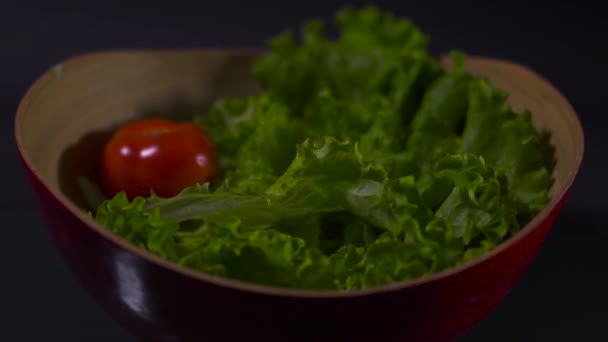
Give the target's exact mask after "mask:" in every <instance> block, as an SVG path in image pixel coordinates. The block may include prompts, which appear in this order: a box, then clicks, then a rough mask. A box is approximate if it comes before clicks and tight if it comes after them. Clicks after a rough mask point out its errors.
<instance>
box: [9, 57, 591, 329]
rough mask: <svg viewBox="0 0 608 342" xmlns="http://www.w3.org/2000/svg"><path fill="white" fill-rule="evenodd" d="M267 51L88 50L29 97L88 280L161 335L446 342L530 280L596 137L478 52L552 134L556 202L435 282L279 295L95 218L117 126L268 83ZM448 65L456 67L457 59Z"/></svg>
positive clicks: (522, 71)
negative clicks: (98, 186) (92, 206)
mask: <svg viewBox="0 0 608 342" xmlns="http://www.w3.org/2000/svg"><path fill="white" fill-rule="evenodd" d="M257 56H259V52H256V51H243V50H238V51H237V50H187V51H129V52H104V53H95V54H89V55H85V56H81V57H77V58H74V59H71V60H69V61H67V62H65V63H62V64H60V65H57V66H55V67H54V68H52V69H51V70H49V71H48V72H46V73H45V74H44V75H43V76H42V77H41V78H40V79H39V80H38V81H36V83H35V84H34V85H33V86H32V87H31V89H30V90H29V91H28V92H27V94H26V95H25V97H24V98H23V100H22V102H21V104H20V106H19V109H18V111H17V115H16V119H15V132H16V139H17V144H18V148H19V152H20V155H21V158H22V161H23V165H24V167H25V170H26V171H27V173H28V175H29V177H30V180H31V182H32V184H33V186H34V188H35V190H36V194H37V197H38V199H39V202H40V205H41V210H42V213H43V215H44V218H45V220H46V223H47V225H48V227H49V230H50V233H51V235H52V237H53V239H54V241H55V243H56V245H57V246H58V248H59V251H60V252H61V254H62V255H63V257H64V259H65V262H66V263H67V264H68V265H69V267H70V268H71V270H72V272H73V273H74V274H75V275H76V277H77V279H78V280H79V281H80V283H81V284H82V286H83V287H84V288H85V289H86V290H87V291H88V292H89V293H90V294H91V295H92V296H93V297H94V298H95V299H96V300H97V302H98V303H99V305H101V306H102V307H104V308H105V309H106V310H107V311H108V312H109V313H110V314H111V315H112V316H113V317H115V318H116V319H117V320H118V321H120V322H122V323H123V324H124V325H125V326H126V327H127V328H128V329H129V330H130V331H131V332H132V333H133V334H135V335H136V336H138V337H140V338H142V339H145V340H153V341H203V340H205V341H208V340H237V338H252V337H255V338H262V339H264V340H266V341H269V340H288V341H299V340H307V341H308V340H347V339H348V340H351V339H356V340H379V341H393V340H395V341H396V340H401V341H404V340H407V341H445V340H450V339H452V338H454V337H456V336H458V335H460V334H462V333H463V332H464V331H466V330H467V329H469V328H470V327H471V326H473V325H474V324H475V323H477V322H478V321H479V320H480V319H481V318H482V317H484V316H485V315H486V314H487V313H488V312H489V311H490V310H491V309H492V308H494V306H495V305H496V304H498V303H499V302H500V301H501V300H502V299H503V297H504V296H505V295H506V294H507V293H508V292H509V291H510V290H511V288H512V287H513V285H514V284H515V283H516V282H517V281H518V280H519V278H520V276H521V275H522V273H523V272H524V271H525V269H526V268H527V266H528V265H529V263H530V261H531V260H532V258H533V257H534V255H535V254H536V252H537V251H538V250H539V248H540V246H541V244H542V242H543V240H544V239H545V237H546V236H547V234H548V233H549V231H550V228H551V226H552V224H553V222H554V221H555V219H556V217H557V216H558V214H559V212H560V210H561V208H562V206H563V204H564V200H565V199H566V196H567V194H568V192H569V189H570V187H571V185H572V182H573V181H574V178H575V177H576V174H577V172H578V169H579V167H580V164H581V160H582V157H583V150H584V146H583V145H584V141H583V131H582V128H581V125H580V122H579V121H578V119H577V116H576V114H575V112H574V110H573V109H572V108H571V106H570V105H569V103H568V102H567V100H566V99H564V97H563V96H562V95H561V94H560V93H559V92H558V91H557V90H556V89H555V88H554V87H553V86H551V85H550V84H549V83H548V82H547V81H545V80H543V79H542V78H541V77H540V76H538V75H537V74H535V73H534V72H532V71H530V70H528V69H526V68H524V67H522V66H519V65H516V64H513V63H509V62H504V61H499V60H495V59H487V58H477V57H469V59H468V62H467V69H468V71H469V72H470V73H472V74H474V75H478V76H483V77H487V78H488V79H490V80H491V81H493V82H494V83H495V84H496V85H497V86H498V87H499V88H501V89H503V90H505V91H507V92H508V93H510V103H511V105H512V107H513V108H514V109H515V110H518V111H519V110H521V109H523V108H524V107H525V108H528V109H530V110H531V111H532V113H533V120H534V124H535V125H536V126H537V127H538V128H539V129H544V130H548V131H549V132H550V133H551V134H552V143H553V144H554V145H555V148H556V157H557V165H556V168H555V171H554V177H555V184H554V186H553V188H552V189H551V192H550V195H551V201H550V203H549V204H548V205H547V207H546V208H545V209H544V210H543V211H542V212H541V213H540V214H538V215H537V216H536V217H535V218H534V219H533V220H532V221H531V222H530V223H529V224H528V225H527V226H526V227H525V228H524V229H523V230H522V231H521V232H520V233H518V234H517V235H516V236H514V237H512V238H511V239H509V240H508V241H506V242H505V243H503V244H502V245H500V246H498V247H497V248H495V249H494V250H492V251H491V252H489V253H487V254H486V255H484V256H482V257H480V258H478V259H475V260H472V261H470V262H468V263H466V264H464V265H461V266H459V267H455V268H452V269H449V270H445V271H443V272H439V273H436V274H433V275H430V276H425V277H423V278H419V279H415V280H411V281H405V282H400V283H396V284H391V285H386V286H381V287H377V288H372V289H367V290H361V291H356V292H351V293H342V292H322V291H310V290H290V289H279V288H272V287H267V286H261V285H256V284H249V283H243V282H239V281H234V280H229V279H221V278H216V277H212V276H210V275H207V274H204V273H201V272H197V271H194V270H191V269H187V268H184V267H181V266H179V265H176V264H174V263H171V262H168V261H165V260H163V259H161V258H159V257H157V256H155V255H152V254H150V253H148V252H146V251H143V250H141V249H139V248H137V247H135V246H133V245H131V244H129V243H128V242H127V241H126V240H123V239H122V238H120V237H118V236H115V235H114V234H113V233H111V232H109V231H108V230H106V229H104V228H103V227H101V226H100V225H98V224H96V223H95V222H94V221H93V220H92V219H91V218H90V217H89V216H88V215H87V212H86V209H87V208H88V207H87V205H86V203H87V202H86V197H84V196H83V195H82V194H81V193H80V192H79V190H78V189H79V187H78V186H77V181H78V179H80V178H81V177H87V178H89V179H93V180H95V179H98V178H97V177H98V175H97V174H96V171H95V170H96V169H97V165H98V164H97V163H98V156H99V155H100V151H101V149H102V147H103V144H104V142H105V141H106V139H107V137H108V132H110V131H111V130H112V129H113V128H114V127H116V126H117V125H118V124H120V123H122V122H125V121H127V120H129V119H132V118H134V117H136V116H140V115H146V114H151V113H155V111H156V112H163V111H164V112H168V111H172V110H173V111H175V110H177V111H179V112H180V113H182V114H184V115H191V114H192V113H193V112H196V111H200V110H204V109H205V108H206V107H208V105H209V103H211V101H213V100H214V99H215V98H217V97H218V96H240V95H247V94H251V93H252V92H257V91H258V90H259V89H258V88H257V86H256V85H255V84H254V83H253V81H252V80H251V79H250V77H249V75H250V68H251V63H252V61H253V60H254V59H255V58H256V57H257ZM444 66H445V67H447V68H449V62H448V61H445V63H444Z"/></svg>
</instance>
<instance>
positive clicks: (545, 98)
mask: <svg viewBox="0 0 608 342" xmlns="http://www.w3.org/2000/svg"><path fill="white" fill-rule="evenodd" d="M259 55H260V51H241V50H178V51H123V52H104V53H94V54H89V55H84V56H80V57H76V58H74V59H71V60H69V61H67V62H65V63H62V64H59V65H57V66H55V67H53V68H51V69H50V70H49V71H48V72H46V73H45V74H44V75H43V76H42V77H41V78H40V79H39V80H38V81H37V82H36V83H35V84H34V85H33V86H32V88H31V89H30V90H29V92H28V93H27V94H26V96H25V97H24V99H23V100H22V103H21V105H20V107H19V110H18V113H17V116H16V121H15V125H16V126H15V128H16V138H17V143H18V146H19V149H20V151H21V154H22V156H23V159H24V161H25V163H26V164H27V165H28V166H29V167H30V168H31V170H32V171H33V172H34V174H35V175H36V176H37V177H38V178H39V179H40V180H41V181H42V182H43V184H44V185H45V186H46V187H48V188H49V189H50V191H51V192H52V193H53V194H54V195H55V196H56V197H57V198H58V199H59V200H60V201H61V202H62V203H64V204H65V205H66V206H67V207H68V208H70V209H71V210H73V211H75V212H77V211H80V214H77V215H79V216H80V217H82V218H83V219H85V220H86V219H87V218H86V217H85V216H84V215H81V214H82V213H83V212H84V211H83V209H85V210H90V209H92V208H93V207H94V206H95V203H94V202H91V200H90V199H89V198H87V197H86V196H85V194H84V193H83V192H82V190H81V189H82V186H86V182H85V183H84V184H83V183H82V181H83V180H89V181H93V182H95V180H97V179H98V176H97V169H98V160H99V156H100V154H101V150H102V148H103V145H104V144H105V142H106V141H107V139H108V138H109V135H110V133H111V131H112V130H113V129H114V128H116V127H117V126H118V125H119V124H121V123H123V122H125V121H128V120H132V119H134V118H136V117H142V116H151V115H166V114H167V113H172V114H173V115H177V116H179V117H180V118H183V119H188V118H190V117H191V116H192V115H193V114H195V113H204V112H205V111H206V110H207V109H208V108H209V106H210V105H211V104H212V102H213V101H214V100H215V99H217V98H218V97H222V96H245V95H249V94H252V93H255V92H259V91H260V88H259V87H258V86H257V85H256V83H255V82H254V81H253V80H252V79H251V67H252V62H253V61H254V60H255V59H256V58H257V57H258V56H259ZM442 64H443V65H444V67H446V68H450V67H451V62H450V59H449V58H444V59H442ZM466 68H467V70H468V71H469V72H470V73H472V74H474V75H478V76H483V77H486V78H488V79H490V80H491V81H492V82H493V83H494V84H496V85H497V86H498V87H499V88H501V89H502V90H504V91H506V92H508V93H509V94H510V98H509V99H510V100H509V101H510V104H511V106H512V107H513V108H514V109H515V110H516V111H520V110H522V109H524V108H527V109H529V110H530V111H531V112H532V115H533V121H534V124H535V126H536V127H537V128H539V129H540V130H543V131H548V132H550V133H551V142H552V144H553V145H554V146H555V152H556V166H555V170H554V179H555V182H554V185H553V187H552V189H551V192H550V195H551V198H552V201H551V203H550V204H549V205H548V207H547V208H546V209H545V211H544V212H543V213H544V214H546V213H547V212H548V210H549V209H550V208H551V207H553V206H554V205H555V204H556V203H557V200H558V199H559V198H560V197H561V196H562V195H563V194H564V193H565V192H566V191H567V189H568V187H569V185H570V183H571V182H572V181H573V179H574V177H575V175H576V172H577V170H578V168H579V166H580V162H581V159H582V156H583V132H582V128H581V125H580V122H579V121H578V119H577V117H576V114H575V113H574V111H573V109H572V108H571V106H570V105H569V104H568V102H567V101H566V100H565V99H564V97H563V96H562V95H561V94H560V93H559V92H558V91H557V90H556V89H555V88H554V87H553V86H551V85H550V84H549V83H547V82H546V81H545V80H543V79H542V78H541V77H539V76H538V75H537V74H535V73H533V72H531V71H530V70H528V69H527V68H524V67H522V66H520V65H516V64H513V63H509V62H504V61H499V60H494V59H487V58H479V57H472V56H470V57H469V58H468V59H467V63H466ZM543 213H541V214H539V216H542V215H543ZM90 225H91V226H92V227H93V228H94V229H101V228H100V227H98V226H97V225H96V224H94V223H93V221H92V220H90Z"/></svg>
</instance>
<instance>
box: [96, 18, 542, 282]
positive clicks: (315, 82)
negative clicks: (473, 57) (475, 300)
mask: <svg viewBox="0 0 608 342" xmlns="http://www.w3.org/2000/svg"><path fill="white" fill-rule="evenodd" d="M335 23H336V26H337V27H338V28H339V30H340V37H339V39H337V40H329V39H328V38H327V37H326V36H325V32H324V31H325V28H324V25H323V23H321V22H319V21H313V22H309V23H307V24H305V25H304V26H303V28H302V30H301V36H302V37H301V38H302V39H301V43H297V42H296V39H295V38H294V36H293V35H292V33H291V32H286V33H284V34H282V35H280V36H278V37H276V38H275V39H273V40H272V41H271V42H270V53H269V54H268V55H266V56H264V57H262V58H261V59H260V60H259V61H258V62H257V63H256V65H255V67H254V70H253V77H254V78H255V79H256V80H258V81H259V83H260V84H261V85H262V86H263V88H264V89H265V93H264V94H263V95H256V96H250V97H247V98H224V99H220V100H218V101H217V102H216V104H215V105H214V106H213V107H212V108H211V110H210V111H209V112H208V113H206V114H205V115H204V116H200V117H197V118H195V121H196V122H197V123H198V124H199V125H201V126H203V127H204V128H205V129H206V131H207V132H208V133H209V134H210V136H211V138H212V140H213V141H214V144H215V146H216V148H217V150H218V151H219V155H220V161H221V165H220V166H221V170H222V176H221V178H220V179H219V181H218V182H216V183H214V184H213V185H209V184H201V185H197V186H193V187H190V188H187V189H184V190H183V191H182V192H181V193H180V194H179V195H177V196H175V197H172V198H160V197H157V196H155V195H153V196H151V197H149V198H146V199H144V198H136V199H134V200H133V201H132V202H129V201H128V200H127V198H126V196H124V194H118V195H117V196H115V197H114V198H113V199H110V200H107V201H105V202H104V203H103V204H101V205H100V206H99V208H98V210H97V211H96V213H95V216H94V217H95V219H96V220H97V221H98V222H99V223H101V224H102V225H104V226H105V227H107V228H108V229H110V230H112V231H113V232H115V233H116V234H118V235H120V236H122V237H124V238H126V239H127V240H129V241H131V242H132V243H134V244H135V245H137V246H139V247H141V248H143V249H146V250H148V251H150V252H152V253H155V254H157V255H160V256H162V257H163V258H166V259H169V260H172V261H174V262H177V263H180V264H182V265H185V266H187V267H191V268H194V269H198V270H201V271H203V272H206V273H208V274H212V275H216V276H220V277H228V278H232V279H238V280H242V281H247V282H255V283H260V284H267V285H273V286H282V287H293V288H308V289H328V290H335V289H339V290H350V289H358V288H368V287H373V286H379V285H383V284H387V283H390V282H396V281H402V280H406V279H411V278H416V277H420V276H423V275H426V274H431V273H433V272H437V271H440V270H443V269H446V268H449V267H453V266H455V265H458V264H460V263H463V262H466V261H468V260H471V259H474V258H477V257H479V256H480V255H483V254H484V253H486V252H488V251H489V250H491V249H492V248H494V247H495V246H496V245H498V244H500V243H502V241H504V240H505V239H508V238H509V237H510V236H512V235H513V234H516V233H517V232H518V231H519V229H520V228H521V227H522V226H523V225H525V224H526V223H527V222H528V221H529V220H530V219H531V218H532V217H533V216H534V215H535V214H536V213H538V211H540V210H541V209H542V208H543V207H544V206H545V205H546V203H547V202H548V190H549V188H550V186H551V184H552V179H551V171H552V168H553V160H552V157H553V150H552V148H551V146H550V144H549V140H548V136H547V135H546V134H541V133H539V132H538V131H537V130H536V129H535V128H534V126H533V125H532V122H531V115H530V113H529V112H527V111H523V112H522V113H514V112H513V111H512V110H511V109H510V108H509V106H508V102H507V95H506V94H505V93H503V92H501V91H499V90H498V89H496V88H495V87H494V86H492V85H491V84H490V83H489V82H488V81H486V80H482V79H478V78H475V77H473V76H471V75H469V74H467V73H466V72H465V69H464V57H465V56H464V55H463V54H462V53H459V52H455V53H453V55H452V57H453V58H454V62H455V63H454V65H455V67H454V68H453V70H451V71H449V72H445V71H443V70H441V69H440V68H439V67H438V63H437V60H436V59H435V58H433V57H432V56H430V55H429V54H428V52H427V51H426V47H427V44H428V39H427V38H426V37H425V36H424V34H422V33H421V32H420V31H419V30H417V28H416V27H415V26H414V25H413V23H412V22H411V21H409V20H407V19H400V18H395V17H394V16H392V15H390V14H389V13H386V12H381V11H380V10H378V9H377V8H375V7H366V8H363V9H360V10H356V9H353V8H350V7H347V8H345V9H343V10H342V11H340V12H339V13H338V14H337V16H336V19H335Z"/></svg>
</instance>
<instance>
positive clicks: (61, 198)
mask: <svg viewBox="0 0 608 342" xmlns="http://www.w3.org/2000/svg"><path fill="white" fill-rule="evenodd" d="M264 51H266V50H265V49H260V48H179V49H174V48H160V49H120V50H100V51H92V52H87V53H83V54H79V55H76V56H73V57H71V58H68V59H66V60H64V61H63V62H60V63H58V64H56V65H55V66H53V67H51V68H49V69H47V70H46V71H45V72H44V73H42V74H41V75H40V76H39V77H38V78H37V79H36V80H35V82H34V83H32V84H31V86H30V87H29V88H28V90H27V91H26V93H25V95H24V96H23V97H22V99H21V100H20V102H19V106H18V108H17V112H16V115H15V118H14V134H15V137H14V138H15V140H16V145H17V150H18V152H19V155H20V157H21V160H22V164H23V165H24V167H25V168H26V169H27V170H28V171H29V172H30V173H31V175H33V177H34V178H35V180H36V181H38V182H39V183H40V184H41V185H42V186H43V187H44V190H45V191H47V192H48V193H49V194H50V195H51V196H52V197H53V198H54V199H55V200H56V201H57V202H59V203H60V204H61V205H62V206H63V207H65V208H66V209H67V210H68V211H69V212H70V213H71V214H72V215H74V216H75V217H76V218H77V219H78V220H80V221H81V223H83V225H85V226H86V227H87V228H89V229H91V230H92V231H93V232H94V233H96V234H98V235H100V237H101V238H104V239H106V240H107V241H108V242H110V243H112V244H114V245H115V246H117V247H119V248H120V249H123V250H125V251H127V252H129V253H132V254H134V255H136V256H137V257H139V258H141V259H143V260H145V261H146V262H149V263H151V264H153V265H154V266H156V267H160V268H163V269H165V270H167V271H169V272H174V273H177V274H179V275H181V276H185V277H187V278H190V279H191V280H195V281H202V282H206V283H209V284H211V285H214V286H221V287H224V288H228V289H231V290H236V291H244V292H250V293H255V294H261V295H267V296H279V297H295V298H317V299H336V298H354V297H363V296H372V295H378V294H383V293H387V292H395V291H400V290H404V289H411V288H414V287H418V286H421V285H424V284H427V283H432V282H437V281H440V280H443V279H446V278H449V277H451V276H453V275H455V274H458V273H461V272H463V271H465V270H467V269H470V268H473V267H475V266H477V265H480V264H482V263H485V262H488V261H489V260H490V259H493V258H494V257H496V256H497V255H499V254H501V253H502V252H504V251H505V250H507V249H509V248H511V247H512V246H513V245H515V244H518V243H519V242H520V241H522V240H523V239H525V238H526V237H527V236H528V235H530V234H531V233H532V232H533V231H534V230H536V229H539V227H540V226H541V224H542V222H543V221H545V220H546V219H547V218H548V217H549V215H550V214H551V213H552V212H553V211H554V210H555V209H556V207H557V206H558V204H559V203H560V202H562V201H563V200H564V199H565V197H566V196H567V194H568V192H569V191H570V188H571V187H572V184H573V182H574V180H575V178H576V176H577V175H578V173H579V171H580V168H581V163H582V160H583V155H584V150H585V139H584V132H583V127H582V124H581V122H580V119H579V117H578V115H577V113H576V111H575V110H574V108H573V107H572V106H571V104H570V103H569V101H568V100H567V99H566V97H565V96H564V95H563V94H562V93H561V92H560V91H559V90H558V89H557V88H556V87H555V86H554V85H552V84H551V83H550V82H548V81H547V80H546V79H545V78H543V77H542V76H541V75H540V74H538V73H537V72H535V71H534V70H532V69H530V68H528V67H527V66H525V65H522V64H519V63H515V62H512V61H508V60H504V59H500V58H493V57H485V56H479V55H473V54H467V57H466V60H467V61H477V62H485V63H487V62H490V63H494V64H502V65H503V66H505V67H511V68H518V69H520V70H522V71H523V72H525V73H527V74H529V75H530V76H531V77H534V78H536V79H537V80H538V82H539V84H541V85H542V86H543V87H545V88H546V89H547V90H548V91H550V92H553V93H554V94H555V95H556V96H557V98H559V100H560V101H561V102H562V103H561V104H560V106H562V107H564V108H565V110H566V111H567V112H568V114H569V116H568V118H569V119H570V121H571V122H570V124H572V125H573V128H574V129H573V132H574V138H575V139H576V141H577V142H578V143H579V144H580V151H576V152H578V153H577V154H576V159H575V165H574V167H573V168H572V169H571V170H569V172H568V174H567V175H565V179H566V182H565V184H564V186H563V187H562V188H561V189H560V191H559V193H556V195H555V196H554V197H553V198H552V199H551V200H550V201H549V203H548V204H547V205H546V206H545V207H544V209H543V210H541V212H540V213H538V214H537V215H536V216H535V217H534V218H533V219H532V220H531V221H530V222H528V224H526V225H525V226H524V227H523V228H522V229H521V230H520V231H519V232H518V233H517V234H515V235H514V236H512V237H510V238H509V239H508V240H506V241H504V242H502V243H501V244H499V245H497V246H496V247H494V248H493V249H492V250H490V251H489V252H487V253H484V254H483V255H482V256H480V257H478V258H475V259H472V260H469V261H467V262H464V263H462V264H459V265H457V266H454V267H451V268H447V269H445V270H442V271H439V272H435V273H432V274H428V275H424V276H421V277H418V278H414V279H409V280H403V281H398V282H394V283H389V284H385V285H380V286H375V287H371V288H367V289H357V290H352V291H340V290H310V289H293V288H281V287H276V286H269V285H262V284H256V283H252V282H245V281H241V280H235V279H230V278H224V277H219V276H213V275H210V274H207V273H204V272H202V271H198V270H195V269H192V268H188V267H186V266H182V265H179V264H177V263H175V262H173V261H169V260H166V259H163V258H162V257H160V256H158V255H156V254H153V253H152V252H149V251H147V250H144V249H142V248H139V247H137V246H135V245H133V244H131V243H130V242H129V241H127V240H126V239H124V238H122V237H120V236H119V235H117V234H115V233H113V232H112V231H110V230H108V229H106V228H105V227H103V226H102V225H101V224H99V223H97V222H96V221H95V220H94V219H93V218H92V217H90V216H89V215H88V214H87V213H86V212H85V211H83V210H82V209H81V208H79V207H78V206H77V205H76V204H75V203H73V202H72V201H71V200H70V199H68V198H67V196H65V195H64V194H63V193H62V192H61V191H56V190H54V189H53V188H52V187H51V186H50V185H49V182H47V181H46V180H45V179H44V177H42V176H41V174H40V172H39V171H38V170H37V169H36V167H35V166H34V164H33V163H32V161H31V160H30V157H29V154H28V153H27V151H26V149H25V148H24V146H23V142H22V127H21V126H22V121H23V115H24V114H23V113H24V111H25V106H26V104H27V103H28V102H29V101H30V99H31V98H32V97H33V96H34V95H35V93H36V91H37V90H38V88H40V87H41V85H42V84H43V83H44V82H45V81H46V80H47V79H48V78H49V77H50V76H51V74H52V73H53V70H55V68H56V67H58V66H64V65H73V64H79V63H83V62H86V60H87V59H89V58H92V57H97V56H100V55H112V54H114V55H116V54H124V55H129V54H148V53H168V54H180V53H181V54H184V53H219V54H229V55H243V54H244V55H248V56H254V55H260V54H262V53H264ZM445 57H446V56H440V59H442V58H445Z"/></svg>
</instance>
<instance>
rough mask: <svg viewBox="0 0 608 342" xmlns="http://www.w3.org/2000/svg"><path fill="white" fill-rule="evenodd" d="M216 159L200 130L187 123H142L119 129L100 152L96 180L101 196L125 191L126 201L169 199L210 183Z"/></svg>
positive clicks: (215, 169)
mask: <svg viewBox="0 0 608 342" xmlns="http://www.w3.org/2000/svg"><path fill="white" fill-rule="evenodd" d="M217 171H218V167H217V155H216V152H215V149H214V147H213V145H212V143H211V140H210V139H209V138H208V137H207V134H206V132H205V131H204V130H203V129H202V128H201V127H199V126H197V125H195V124H193V123H174V122H171V121H169V120H164V119H144V120H140V121H135V122H131V123H127V124H125V125H124V126H122V127H121V128H119V129H118V130H117V131H116V132H115V133H114V135H113V136H112V138H111V139H110V141H109V142H108V143H107V144H106V146H105V149H104V151H103V156H102V162H101V180H102V185H103V188H104V191H105V193H106V195H107V196H110V197H113V196H114V195H116V194H117V193H118V192H120V191H125V193H126V194H127V197H128V198H129V199H130V200H132V199H133V198H135V197H136V196H144V197H147V196H150V194H151V192H150V190H153V191H154V192H155V193H156V194H157V195H158V196H160V197H172V196H175V195H177V194H178V193H179V192H180V191H181V190H183V189H184V188H186V187H188V186H192V185H195V184H197V183H200V184H202V183H205V182H212V181H213V179H214V178H215V177H216V175H217Z"/></svg>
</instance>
